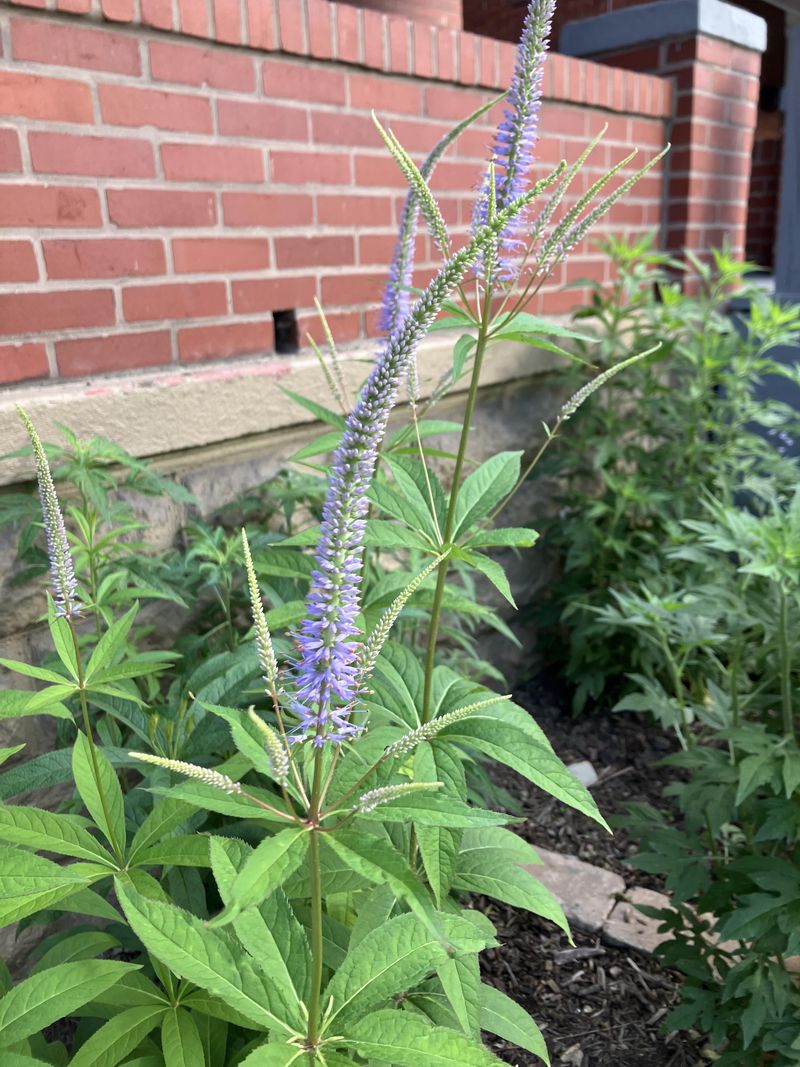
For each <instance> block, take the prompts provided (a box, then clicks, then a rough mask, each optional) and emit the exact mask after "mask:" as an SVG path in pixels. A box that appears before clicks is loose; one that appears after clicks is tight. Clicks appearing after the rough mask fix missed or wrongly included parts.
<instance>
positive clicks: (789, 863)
mask: <svg viewBox="0 0 800 1067" xmlns="http://www.w3.org/2000/svg"><path fill="white" fill-rule="evenodd" d="M605 247H606V248H607V250H608V251H609V252H610V254H611V255H612V257H613V259H614V260H615V262H616V263H617V265H618V268H619V277H618V281H617V282H616V283H615V285H614V287H613V288H612V290H611V291H610V292H608V293H606V292H603V291H601V289H600V288H599V287H598V288H597V289H596V292H595V298H594V300H593V302H592V305H591V306H590V307H589V308H587V309H585V310H583V311H581V312H580V313H579V319H580V321H581V322H582V323H586V321H587V320H592V319H593V320H594V321H595V323H596V326H597V328H598V336H599V337H600V338H601V345H602V351H603V359H604V362H605V363H606V364H607V365H609V366H613V365H614V361H615V360H618V359H619V358H621V356H622V355H623V354H624V355H625V356H627V355H628V354H629V353H630V351H631V350H633V351H634V352H635V351H637V350H639V349H641V348H649V347H650V346H652V345H653V343H654V342H655V341H661V342H662V345H661V348H660V349H659V351H658V355H657V357H656V359H657V361H659V362H657V363H656V368H657V369H656V371H655V372H653V371H652V370H651V371H650V372H649V373H647V374H642V373H641V372H640V370H639V368H637V367H633V368H631V371H630V372H629V373H628V375H627V376H626V379H625V381H624V383H623V382H621V380H620V379H615V380H614V381H612V382H609V387H608V389H607V390H605V391H604V394H603V395H602V396H601V397H600V398H599V402H598V403H596V404H595V405H592V406H591V407H587V408H584V409H583V410H582V411H581V412H580V413H579V415H578V417H577V419H576V426H575V430H574V432H573V434H572V435H571V436H570V438H569V439H568V440H567V441H566V442H565V445H564V448H563V449H562V450H560V452H559V453H558V455H557V456H556V457H555V460H554V462H553V464H552V467H551V473H552V472H553V471H555V472H556V473H558V474H559V476H560V477H561V478H562V479H563V480H564V481H563V484H564V486H565V491H564V497H563V499H562V502H561V503H562V508H563V510H562V511H561V513H560V515H559V517H558V520H557V521H555V522H554V523H553V524H552V526H551V528H550V530H549V531H548V535H547V536H548V538H549V540H550V541H551V543H552V544H554V545H555V546H556V547H557V549H558V550H559V551H560V552H561V553H562V558H563V561H564V569H563V578H562V580H561V582H560V584H558V585H557V586H556V587H555V589H554V592H553V597H552V600H551V603H550V604H549V605H548V609H547V610H548V611H549V612H550V619H551V620H553V619H557V618H560V619H561V620H562V622H563V624H564V626H565V628H566V629H567V630H568V632H569V634H570V640H571V647H570V652H569V658H568V659H567V660H566V662H565V663H564V672H565V674H566V676H567V677H568V678H569V679H570V681H572V682H573V684H574V685H575V686H576V688H575V699H574V707H575V710H576V711H579V710H581V709H583V708H585V707H586V706H587V705H588V702H589V701H591V700H595V701H599V700H602V701H603V702H606V701H608V702H612V703H614V702H615V703H614V707H615V710H617V711H634V712H645V713H648V714H649V715H651V716H652V717H653V719H654V720H655V721H656V723H657V724H658V725H659V726H660V727H662V728H663V729H665V730H667V731H669V732H670V733H671V734H673V735H674V736H675V737H676V738H677V740H678V742H679V751H678V752H677V753H676V754H675V755H672V756H670V757H668V759H667V760H666V761H665V763H666V764H667V765H669V766H671V767H673V768H676V769H677V773H676V781H675V782H674V783H673V784H672V785H671V786H669V787H668V789H667V790H666V796H667V798H668V803H667V805H666V806H665V808H664V810H657V809H656V808H655V807H653V806H652V805H647V804H643V803H637V804H633V805H631V806H630V809H629V811H628V813H627V815H626V816H625V817H624V819H621V820H620V825H622V823H623V822H624V825H625V828H626V830H627V831H629V832H630V833H631V834H633V835H635V836H637V837H639V838H640V839H641V841H642V844H641V849H640V851H639V853H638V855H637V856H636V858H635V860H634V863H635V864H636V865H637V866H638V867H640V868H641V869H642V870H644V871H646V872H650V873H653V874H656V875H658V876H661V877H663V878H664V879H665V885H666V889H667V890H668V892H669V894H670V906H669V908H667V909H664V910H663V911H661V912H652V914H654V915H657V916H658V917H659V918H661V919H662V920H663V925H662V931H663V932H664V933H665V934H666V935H667V939H666V941H665V942H664V944H663V945H662V946H661V947H660V949H659V954H660V956H661V958H662V959H663V960H664V961H665V962H666V963H667V964H668V965H670V966H672V967H675V968H677V969H678V970H680V971H682V972H683V974H684V975H685V983H684V988H683V1002H682V1004H681V1005H680V1007H679V1008H677V1009H676V1010H675V1011H674V1012H672V1013H671V1014H670V1016H669V1017H668V1018H667V1020H666V1026H667V1027H668V1028H683V1029H688V1028H690V1027H691V1028H694V1029H695V1030H699V1031H701V1032H702V1033H704V1034H707V1035H708V1037H709V1040H710V1046H711V1048H712V1049H714V1050H715V1052H714V1055H715V1062H717V1063H720V1064H724V1065H729V1067H764V1065H766V1064H779V1065H788V1064H796V1063H798V1062H800V983H799V982H798V973H800V966H798V965H799V964H800V939H799V938H798V929H800V926H798V919H799V918H800V889H798V885H800V879H799V878H798V861H799V860H800V856H798V835H799V832H800V806H799V801H800V790H799V788H798V787H800V748H798V744H797V712H798V703H799V702H800V646H799V645H798V638H797V634H798V624H799V623H800V582H799V581H798V576H799V575H800V466H799V465H798V461H797V459H796V458H794V457H792V456H791V455H790V454H789V449H788V448H787V447H786V446H787V445H789V444H791V440H792V438H796V436H797V432H798V413H797V412H796V411H795V410H793V409H792V408H790V407H789V406H788V405H786V404H784V403H781V402H779V401H776V400H764V399H762V398H761V396H762V394H761V392H760V387H761V385H762V383H763V380H764V379H765V378H766V377H767V376H770V375H773V376H782V377H783V378H784V379H786V380H788V381H791V382H794V383H795V384H796V383H797V382H798V380H800V365H799V364H798V363H797V362H795V363H793V364H792V363H778V362H777V361H776V360H774V359H773V358H772V354H771V353H772V351H773V350H774V349H775V348H776V347H779V346H786V345H792V344H794V345H797V344H798V343H799V342H800V307H798V306H787V305H779V304H777V303H776V302H774V301H772V300H771V299H769V298H768V297H767V296H766V295H765V294H764V293H763V291H761V290H760V288H759V287H757V286H755V285H752V284H750V283H749V282H748V281H747V280H746V279H745V278H744V275H745V274H746V272H748V271H749V270H751V269H752V265H750V264H735V263H733V262H732V261H731V259H730V257H729V256H728V255H727V254H726V253H725V252H724V251H721V252H715V253H714V254H713V258H712V261H711V262H710V263H708V264H704V263H701V262H699V261H696V260H692V261H691V263H690V266H691V267H692V268H693V269H694V270H695V272H696V273H697V274H698V276H699V280H700V291H699V293H698V294H696V295H689V294H687V293H685V292H682V291H681V290H680V289H679V288H678V286H677V285H676V284H675V283H674V282H671V281H670V280H669V278H668V277H667V275H666V270H667V268H669V267H673V266H674V264H672V263H670V261H668V260H667V259H666V258H665V257H663V256H661V255H659V254H658V253H656V252H654V251H653V249H652V246H651V244H650V243H649V242H646V241H645V242H642V243H640V244H638V245H635V246H628V245H625V244H624V243H622V242H616V241H612V242H609V243H607V244H606V246H605ZM732 291H733V292H735V293H736V294H737V295H739V296H741V295H744V296H745V297H746V298H747V299H748V301H749V311H748V313H747V316H746V318H745V319H744V320H743V321H739V322H737V321H736V320H735V317H734V316H731V315H730V314H728V313H727V306H726V305H727V301H728V298H729V296H730V294H731V292H732ZM631 412H635V414H636V420H635V422H633V421H632V420H631V419H630V413H631ZM587 668H588V670H587Z"/></svg>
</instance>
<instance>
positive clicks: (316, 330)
mask: <svg viewBox="0 0 800 1067" xmlns="http://www.w3.org/2000/svg"><path fill="white" fill-rule="evenodd" d="M325 318H326V319H327V320H328V326H329V327H330V330H331V333H332V334H333V337H334V340H335V341H336V342H337V343H339V344H344V342H346V341H355V340H357V339H358V338H359V337H363V333H362V330H361V313H360V312H358V311H346V312H341V313H337V312H333V313H328V312H326V313H325ZM297 330H298V333H299V334H300V336H301V337H303V338H305V337H306V335H307V334H309V333H310V334H311V336H312V337H316V338H317V339H318V340H320V339H321V330H320V324H319V315H317V314H316V313H315V314H314V315H300V316H298V319H297Z"/></svg>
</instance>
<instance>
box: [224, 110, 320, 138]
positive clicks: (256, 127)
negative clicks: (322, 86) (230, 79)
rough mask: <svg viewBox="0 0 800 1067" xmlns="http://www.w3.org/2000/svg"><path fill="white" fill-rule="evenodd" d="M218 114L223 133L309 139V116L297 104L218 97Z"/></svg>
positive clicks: (225, 134) (236, 135)
mask: <svg viewBox="0 0 800 1067" xmlns="http://www.w3.org/2000/svg"><path fill="white" fill-rule="evenodd" d="M217 117H218V119H219V132H220V133H221V134H222V135H223V136H232V137H257V138H258V139H259V140H267V141H270V140H277V141H298V142H301V143H302V142H305V141H307V140H308V116H307V114H306V112H305V111H304V110H302V109H301V108H298V107H287V106H285V105H284V104H272V103H262V102H256V101H252V102H251V101H248V100H219V101H218V102H217Z"/></svg>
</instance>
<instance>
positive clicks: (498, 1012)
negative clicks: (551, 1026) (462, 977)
mask: <svg viewBox="0 0 800 1067" xmlns="http://www.w3.org/2000/svg"><path fill="white" fill-rule="evenodd" d="M480 1025H481V1030H486V1031H487V1032H488V1033H490V1034H495V1035H496V1036H497V1037H502V1039H503V1040H504V1041H511V1042H512V1044H514V1045H517V1046H518V1047H519V1048H524V1049H526V1050H527V1051H528V1052H532V1053H533V1055H534V1056H539V1058H540V1059H542V1060H544V1062H545V1063H546V1064H549V1063H550V1057H549V1056H548V1054H547V1045H546V1044H545V1041H544V1038H543V1037H542V1032H541V1030H540V1029H539V1027H538V1026H537V1025H536V1023H535V1022H534V1021H533V1019H531V1017H530V1016H529V1015H528V1013H527V1012H526V1011H525V1010H524V1008H521V1007H520V1006H519V1004H517V1003H516V1002H515V1001H513V1000H512V999H511V998H510V997H507V996H506V994H505V993H501V992H500V990H499V989H495V988H494V986H490V985H483V986H481V1007H480Z"/></svg>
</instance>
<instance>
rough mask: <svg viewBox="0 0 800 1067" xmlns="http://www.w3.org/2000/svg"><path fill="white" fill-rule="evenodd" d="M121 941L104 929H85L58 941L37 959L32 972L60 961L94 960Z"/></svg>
mask: <svg viewBox="0 0 800 1067" xmlns="http://www.w3.org/2000/svg"><path fill="white" fill-rule="evenodd" d="M119 944H120V943H119V941H118V940H117V939H116V937H112V936H111V934H106V933H104V932H103V931H102V930H85V931H83V932H82V933H79V934H73V935H72V936H71V937H65V938H64V939H63V940H61V941H58V942H57V943H56V944H55V945H53V946H52V948H50V949H48V950H47V952H46V953H45V954H44V955H43V956H42V958H41V959H40V960H38V961H37V963H36V965H35V966H34V967H33V969H32V971H31V974H37V973H38V972H39V971H46V970H47V969H48V967H55V966H56V964H59V963H74V961H75V960H93V959H96V958H97V957H98V956H99V955H101V954H102V953H103V952H108V951H109V950H110V949H115V948H119Z"/></svg>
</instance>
